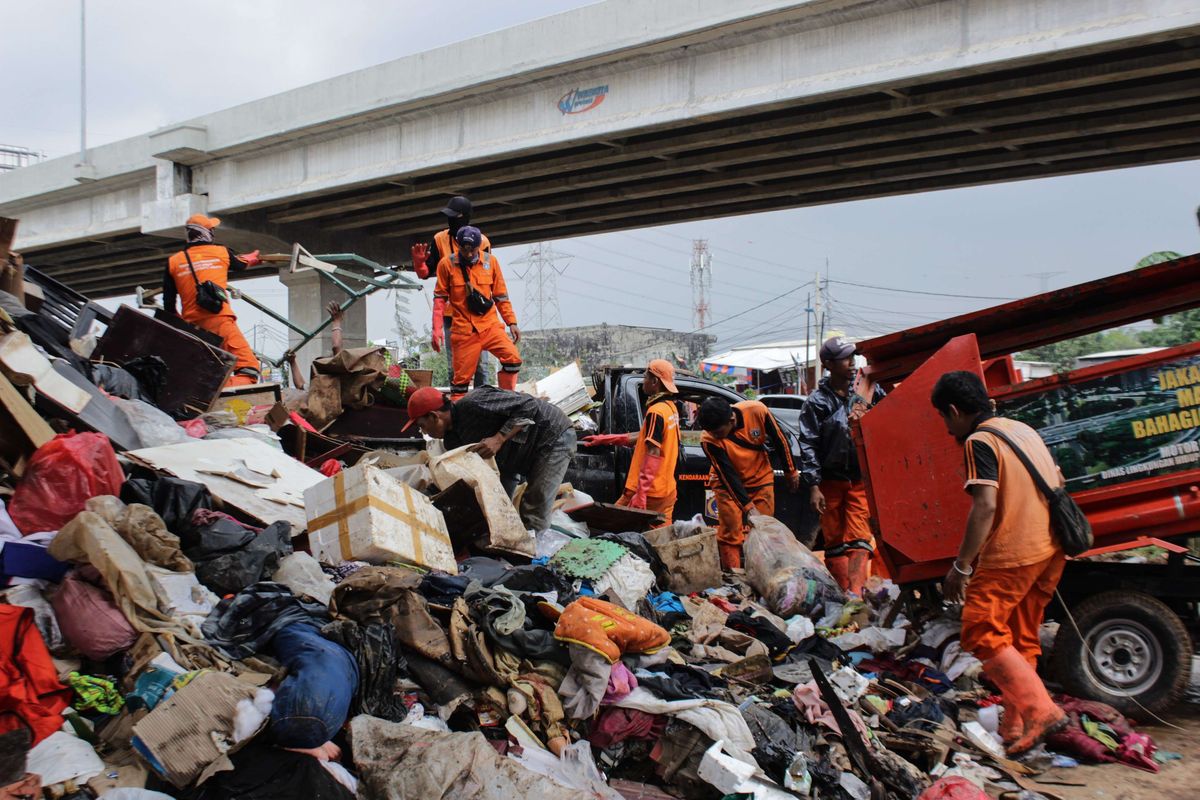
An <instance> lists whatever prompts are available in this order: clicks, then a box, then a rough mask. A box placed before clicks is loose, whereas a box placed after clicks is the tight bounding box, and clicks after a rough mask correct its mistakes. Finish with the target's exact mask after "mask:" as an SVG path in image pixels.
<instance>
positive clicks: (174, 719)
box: [133, 672, 266, 789]
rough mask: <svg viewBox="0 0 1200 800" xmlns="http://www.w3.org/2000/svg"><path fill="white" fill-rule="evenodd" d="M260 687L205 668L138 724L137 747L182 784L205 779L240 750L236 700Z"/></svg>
mask: <svg viewBox="0 0 1200 800" xmlns="http://www.w3.org/2000/svg"><path fill="white" fill-rule="evenodd" d="M256 691H257V690H256V689H255V687H253V686H251V685H250V684H248V683H245V682H243V681H240V680H238V679H237V678H235V677H233V676H232V675H228V674H226V673H223V672H202V673H200V674H199V675H197V676H196V677H195V678H194V679H193V680H192V681H191V682H190V683H188V684H187V685H186V686H184V687H183V688H182V689H180V690H179V691H177V692H175V694H173V695H171V696H170V697H169V698H167V699H166V700H164V701H163V702H161V703H159V704H158V705H157V706H155V707H154V710H153V711H151V712H150V713H149V714H147V715H146V716H145V717H144V718H143V719H141V720H140V721H138V722H137V723H136V724H135V725H134V726H133V735H134V741H133V746H134V749H135V750H136V751H137V752H138V753H139V754H141V755H142V756H144V757H145V758H146V761H147V763H149V764H150V766H151V767H152V768H153V769H154V770H155V771H156V772H158V773H159V774H160V775H162V776H163V777H164V778H166V779H167V780H169V781H170V782H171V783H172V784H174V785H175V786H176V787H177V788H180V789H182V788H184V787H186V786H189V785H191V784H192V783H193V782H195V781H197V780H203V779H204V778H207V777H208V776H210V775H212V774H213V773H215V772H217V771H218V770H220V769H221V768H222V767H223V766H225V765H226V764H228V761H227V760H226V756H227V755H228V754H229V753H231V752H234V751H235V750H237V748H238V746H239V744H240V743H235V742H234V741H233V720H234V716H235V715H236V713H237V704H238V701H239V700H242V699H252V698H253V697H254V694H255V692H256ZM263 723H264V724H265V723H266V721H265V720H264V721H263ZM246 741H249V740H248V739H247V740H246Z"/></svg>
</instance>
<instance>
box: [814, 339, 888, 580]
mask: <svg viewBox="0 0 1200 800" xmlns="http://www.w3.org/2000/svg"><path fill="white" fill-rule="evenodd" d="M855 349H856V348H855V345H854V344H853V343H852V342H848V341H846V340H845V339H844V338H842V337H841V336H835V337H833V338H831V339H827V340H826V341H825V343H824V344H822V345H821V353H820V355H821V365H822V366H823V367H825V369H826V370H828V371H829V377H827V378H824V379H822V380H821V382H820V384H819V385H818V386H817V389H816V391H814V392H813V393H812V394H810V395H809V396H808V399H806V400H805V401H804V405H803V406H802V407H801V409H800V474H801V476H802V478H803V480H804V483H805V485H807V486H808V487H809V490H808V491H809V503H810V504H811V505H812V508H813V511H815V512H816V513H817V514H819V515H820V516H821V533H822V534H824V537H825V566H826V567H828V568H829V572H830V574H831V575H833V577H834V579H835V580H836V581H837V582H838V585H839V586H841V587H842V589H844V590H845V591H847V592H850V593H851V594H855V595H859V596H861V595H862V592H863V584H865V583H866V582H867V578H868V573H869V571H870V570H869V562H870V560H871V553H872V552H873V550H874V547H873V544H874V541H875V540H874V537H873V536H872V535H871V521H870V518H871V512H870V508H869V506H868V505H867V488H866V485H865V484H864V483H863V477H862V469H861V467H860V466H859V463H858V451H857V449H856V448H855V446H854V441H853V440H852V439H851V438H850V422H851V420H853V419H855V418H857V417H861V416H862V415H863V414H865V413H866V412H867V410H868V409H870V408H871V407H872V406H874V404H875V403H878V402H879V401H880V400H882V399H883V398H884V396H885V393H884V391H883V389H882V388H881V387H879V386H875V385H870V386H867V385H866V380H865V378H862V377H861V373H858V371H857V370H856V369H855V366H854V351H855Z"/></svg>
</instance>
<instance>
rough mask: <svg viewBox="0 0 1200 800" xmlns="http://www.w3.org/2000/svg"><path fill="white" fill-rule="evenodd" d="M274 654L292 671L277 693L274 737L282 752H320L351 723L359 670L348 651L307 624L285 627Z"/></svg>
mask: <svg viewBox="0 0 1200 800" xmlns="http://www.w3.org/2000/svg"><path fill="white" fill-rule="evenodd" d="M270 653H271V655H273V656H275V658H276V659H277V660H278V661H279V663H281V664H283V666H285V667H287V670H288V676H287V677H286V678H284V680H283V683H281V684H280V685H279V687H278V688H277V689H276V690H275V703H274V705H272V706H271V738H272V739H273V740H274V741H275V743H276V744H278V745H279V746H280V747H295V748H313V747H320V746H321V745H323V744H324V743H325V742H328V741H329V740H331V739H332V738H333V737H334V735H335V734H336V733H337V732H338V731H339V730H341V727H342V725H343V723H345V721H346V716H347V714H348V713H349V710H350V701H351V699H352V698H353V697H354V693H355V691H356V690H357V689H358V665H357V664H356V663H355V661H354V658H353V657H352V656H351V655H350V653H348V652H347V651H346V648H344V647H342V646H341V645H339V644H337V643H335V642H333V641H330V640H329V639H326V638H324V637H323V636H321V633H320V631H318V630H317V628H316V627H315V626H314V625H312V624H310V623H307V622H297V623H292V624H290V625H284V626H283V627H281V628H280V629H279V630H278V631H277V632H276V634H275V636H274V637H273V638H272V639H271V644H270Z"/></svg>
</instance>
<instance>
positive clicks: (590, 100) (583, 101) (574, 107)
mask: <svg viewBox="0 0 1200 800" xmlns="http://www.w3.org/2000/svg"><path fill="white" fill-rule="evenodd" d="M607 96H608V84H605V85H604V86H593V87H592V88H590V89H572V90H571V91H569V92H567V93H566V94H564V95H563V96H562V97H560V98H558V110H559V111H561V112H562V113H564V114H582V113H583V112H585V111H591V110H592V109H593V108H595V107H596V106H598V105H600V104H601V103H603V102H604V98H605V97H607Z"/></svg>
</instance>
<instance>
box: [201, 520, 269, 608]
mask: <svg viewBox="0 0 1200 800" xmlns="http://www.w3.org/2000/svg"><path fill="white" fill-rule="evenodd" d="M180 538H181V539H182V540H183V542H184V550H183V553H184V555H186V556H187V557H188V558H190V559H191V560H192V562H193V563H194V564H195V565H196V579H197V580H199V581H200V582H201V583H202V584H204V585H205V586H207V587H208V588H209V589H212V590H213V591H214V592H216V593H217V594H218V595H221V596H224V595H227V594H235V593H237V592H240V591H241V590H242V589H245V588H246V587H247V586H250V585H251V584H253V583H257V582H258V581H260V580H263V579H266V578H270V577H271V576H272V575H274V574H275V570H277V569H278V568H279V561H280V559H282V558H283V557H284V556H286V555H290V554H291V552H292V526H291V524H290V523H288V522H275V523H272V524H271V525H268V526H267V527H266V528H264V529H263V531H262V533H259V534H255V533H254V532H253V531H249V530H246V529H245V528H243V527H242V526H240V525H238V524H237V523H236V522H233V521H231V520H227V519H219V520H217V521H216V522H213V523H212V524H210V525H206V526H204V527H203V528H200V529H198V530H196V531H194V532H192V533H191V534H189V535H187V536H183V537H180Z"/></svg>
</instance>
